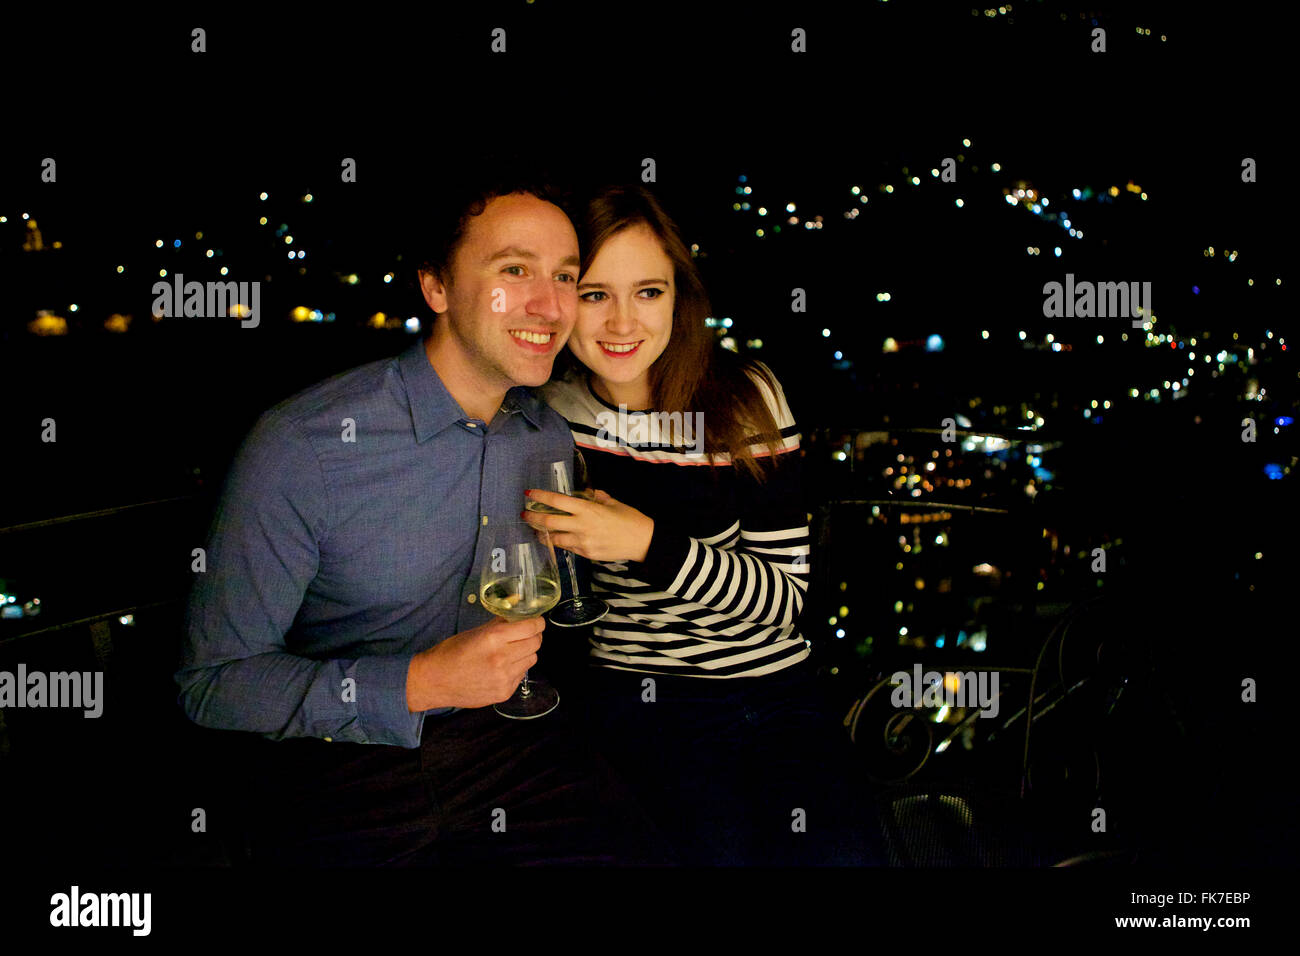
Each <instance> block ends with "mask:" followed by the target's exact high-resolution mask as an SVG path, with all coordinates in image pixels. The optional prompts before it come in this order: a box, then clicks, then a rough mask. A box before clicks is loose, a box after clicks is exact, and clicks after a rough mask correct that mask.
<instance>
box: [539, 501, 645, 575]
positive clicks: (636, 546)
mask: <svg viewBox="0 0 1300 956" xmlns="http://www.w3.org/2000/svg"><path fill="white" fill-rule="evenodd" d="M524 494H526V495H527V496H528V497H530V498H533V499H534V500H536V501H540V502H541V503H542V504H544V505H550V506H551V507H553V508H559V509H560V510H561V511H567V512H569V514H567V515H548V514H542V513H540V512H537V511H524V512H522V515H523V520H524V521H525V522H527V523H528V524H530V525H532V526H533V527H534V528H545V529H546V530H547V531H549V532H550V534H551V543H552V544H553V545H555V546H556V547H557V548H564V549H565V550H567V551H572V552H573V553H574V554H580V555H582V556H583V557H584V558H586V559H588V560H589V561H644V560H645V557H646V553H647V552H648V551H649V550H650V541H651V539H652V538H653V537H654V532H655V522H654V519H653V518H651V517H650V516H649V515H647V514H644V513H642V512H640V511H637V510H636V509H635V508H633V507H632V506H631V505H625V504H623V502H621V501H618V500H616V499H614V498H611V497H610V496H609V495H607V494H605V492H603V491H599V490H598V491H595V492H593V494H594V495H595V500H594V501H587V500H586V499H585V498H575V497H571V496H569V495H561V494H558V493H557V492H554V491H541V490H539V489H536V488H530V489H529V490H527V491H525V492H524Z"/></svg>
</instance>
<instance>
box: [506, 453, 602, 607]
mask: <svg viewBox="0 0 1300 956" xmlns="http://www.w3.org/2000/svg"><path fill="white" fill-rule="evenodd" d="M528 478H529V485H528V487H530V488H538V489H540V490H542V491H553V492H556V493H557V494H561V495H569V496H570V497H575V498H585V499H586V500H588V501H594V500H595V491H594V490H593V489H592V488H591V482H590V480H589V478H588V476H587V463H586V461H585V460H584V459H583V457H582V452H580V451H577V450H576V449H575V454H574V458H573V461H572V463H570V462H568V461H565V460H563V459H559V460H552V459H549V458H534V459H532V460H531V461H530V462H529V470H528ZM524 510H526V511H533V512H536V513H537V514H549V515H565V516H567V515H569V514H570V512H568V511H563V510H561V509H560V508H556V507H554V506H552V505H546V504H542V502H540V501H536V500H534V499H533V498H525V499H524ZM561 551H563V552H564V559H563V563H564V570H565V575H566V577H567V579H568V583H569V594H570V595H571V596H570V597H567V598H564V599H563V600H561V601H559V602H558V603H557V604H556V605H555V607H554V609H552V611H551V613H550V614H548V615H547V617H546V619H547V620H548V621H550V622H551V623H552V624H555V625H557V626H559V627H580V626H582V625H584V624H592V623H595V622H596V621H599V620H600V619H601V618H603V617H604V616H605V615H606V614H608V613H609V605H608V604H606V603H605V602H604V601H602V600H601V599H600V598H597V597H593V596H591V595H590V594H583V593H581V591H580V589H579V584H578V569H577V566H576V564H575V562H574V559H573V554H572V553H571V552H569V551H565V550H564V549H563V548H561Z"/></svg>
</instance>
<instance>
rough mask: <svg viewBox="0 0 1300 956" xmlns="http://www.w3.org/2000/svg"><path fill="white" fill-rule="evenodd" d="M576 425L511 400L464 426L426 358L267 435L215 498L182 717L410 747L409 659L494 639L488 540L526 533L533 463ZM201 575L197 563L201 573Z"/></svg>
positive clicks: (320, 390)
mask: <svg viewBox="0 0 1300 956" xmlns="http://www.w3.org/2000/svg"><path fill="white" fill-rule="evenodd" d="M534 454H537V455H541V454H546V455H553V456H554V457H555V458H556V459H559V458H565V459H571V457H572V455H573V441H572V438H571V437H570V432H569V428H568V425H567V424H566V423H565V421H564V419H562V418H561V417H560V416H559V415H557V414H556V413H555V412H553V411H552V410H551V409H550V408H549V407H548V406H547V405H546V404H545V403H543V402H542V401H541V400H540V399H539V398H538V397H537V396H536V395H535V394H533V392H532V391H531V390H530V389H527V388H522V387H520V388H512V389H510V391H509V392H507V393H506V398H505V401H504V402H503V403H502V406H501V409H500V411H498V413H497V414H496V416H495V417H494V418H493V419H492V422H491V423H490V424H489V423H486V422H483V421H481V420H476V419H469V418H467V417H466V415H465V413H464V411H463V410H462V409H461V407H460V405H459V404H458V403H457V402H456V400H455V399H454V398H452V396H451V394H450V393H449V392H448V391H447V389H446V388H445V387H444V386H443V384H442V381H441V379H439V377H438V374H437V372H435V371H434V369H433V366H432V365H430V364H429V360H428V357H427V355H426V353H425V351H424V343H423V342H417V343H415V344H414V345H412V346H411V347H410V348H409V349H407V350H406V351H405V352H403V353H402V354H401V355H399V356H396V357H395V358H391V359H385V360H383V361H379V362H372V363H370V364H368V365H363V366H361V367H359V368H356V369H352V370H351V371H348V372H344V373H342V374H340V375H336V376H334V377H333V378H330V379H327V380H326V381H324V382H321V383H319V384H317V385H314V386H312V387H311V388H308V389H307V390H305V391H303V392H301V393H299V394H297V395H295V396H293V397H292V398H289V399H287V400H286V401H284V402H281V403H280V404H279V405H277V406H275V407H274V408H272V409H270V410H269V411H267V412H266V413H265V414H263V415H262V416H261V418H259V419H258V421H257V424H256V425H255V426H254V427H253V430H252V431H251V432H250V433H249V435H248V437H247V438H246V439H245V440H244V443H243V445H242V446H241V448H240V450H239V452H238V454H237V455H236V457H235V460H234V463H233V464H232V466H231V470H230V473H229V475H228V476H227V479H226V484H225V486H224V488H223V490H222V494H221V500H220V504H219V505H218V508H217V511H216V515H215V518H214V520H213V524H212V529H211V531H210V534H209V538H208V541H207V547H206V549H205V552H206V553H205V555H204V556H203V557H204V561H205V565H206V567H205V568H204V569H203V570H201V571H198V572H197V573H196V574H195V583H194V587H193V590H192V592H191V594H190V602H189V608H188V612H187V614H186V626H185V647H184V654H183V659H182V666H181V669H180V670H179V671H178V672H177V674H176V681H177V683H178V684H179V685H180V688H181V693H180V698H179V700H180V704H181V706H182V707H183V708H184V710H185V712H186V713H187V714H188V715H189V717H190V719H192V720H194V721H195V722H197V723H199V724H202V725H203V726H205V727H215V728H221V729H228V730H244V731H251V732H254V733H259V734H263V735H264V736H267V737H270V738H273V739H279V738H283V737H321V738H327V739H332V740H348V741H356V742H359V743H380V744H394V745H397V746H402V747H417V746H419V743H420V735H421V733H422V731H423V726H424V719H425V717H426V716H428V715H433V714H443V713H448V712H450V711H451V710H453V709H454V708H442V709H439V710H434V711H427V712H425V713H416V714H413V713H410V712H409V711H408V710H407V707H406V675H407V669H408V668H409V666H410V662H411V658H412V656H413V655H414V654H415V653H416V652H418V651H422V650H425V649H427V648H429V647H432V646H433V645H435V644H437V643H438V642H439V641H442V640H444V639H446V638H448V637H450V636H451V635H452V634H455V633H458V632H460V631H465V630H468V629H469V628H472V627H476V626H478V625H480V624H484V623H486V622H488V621H489V620H490V619H491V615H490V614H489V613H488V612H487V611H485V610H483V608H482V607H481V606H480V605H479V603H478V595H477V593H476V592H477V583H478V573H479V568H480V567H481V565H482V560H483V557H484V555H483V551H482V549H483V547H484V546H485V544H486V538H487V536H486V535H481V534H480V532H481V531H483V529H484V528H485V526H486V525H488V524H489V523H491V522H494V521H502V520H510V519H517V518H518V516H519V512H520V511H521V510H522V508H523V503H524V496H523V493H524V487H525V482H526V468H525V462H526V461H527V460H528V458H529V456H532V455H534ZM195 563H196V564H197V559H195Z"/></svg>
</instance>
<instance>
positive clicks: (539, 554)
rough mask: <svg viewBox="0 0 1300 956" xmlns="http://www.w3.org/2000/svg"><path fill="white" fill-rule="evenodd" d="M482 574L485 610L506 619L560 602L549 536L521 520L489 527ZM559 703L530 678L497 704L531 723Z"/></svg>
mask: <svg viewBox="0 0 1300 956" xmlns="http://www.w3.org/2000/svg"><path fill="white" fill-rule="evenodd" d="M486 534H487V536H488V540H487V548H486V549H485V551H484V558H483V565H482V567H481V568H480V574H479V600H480V601H482V603H483V607H484V608H486V609H487V610H488V611H490V612H491V613H493V614H495V615H497V616H498V617H501V618H505V619H506V620H507V621H522V620H525V619H527V618H530V617H538V616H540V615H542V614H545V613H546V612H547V611H549V610H550V609H551V608H552V607H554V606H555V603H556V602H557V601H559V599H560V572H559V569H558V568H557V566H556V563H555V550H554V548H553V547H552V546H551V541H550V535H548V534H547V533H546V532H545V531H543V530H539V529H535V528H532V527H530V526H529V525H527V524H525V523H524V522H522V521H517V520H515V521H503V522H500V523H498V524H496V525H493V526H489V528H488V531H487V532H486ZM559 702H560V695H559V693H558V692H557V691H556V690H555V688H553V687H550V686H549V685H546V684H542V683H539V682H538V681H532V682H531V683H530V682H529V680H528V673H527V672H526V671H525V672H524V678H523V680H522V681H521V682H520V684H519V689H518V690H516V691H515V693H514V695H513V696H512V697H511V698H510V699H509V700H506V701H502V702H501V703H499V704H496V705H494V708H493V709H494V710H496V712H497V713H498V714H501V715H502V716H503V717H511V718H514V719H516V720H529V719H531V718H533V717H541V716H542V715H543V714H549V713H550V712H551V711H552V710H554V709H555V708H556V706H557V705H558V704H559Z"/></svg>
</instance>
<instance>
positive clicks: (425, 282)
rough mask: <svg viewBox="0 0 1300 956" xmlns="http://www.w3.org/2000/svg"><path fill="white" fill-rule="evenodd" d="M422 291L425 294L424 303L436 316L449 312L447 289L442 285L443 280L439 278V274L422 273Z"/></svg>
mask: <svg viewBox="0 0 1300 956" xmlns="http://www.w3.org/2000/svg"><path fill="white" fill-rule="evenodd" d="M420 291H421V292H423V293H424V301H425V302H426V303H428V305H429V308H430V309H432V310H433V311H434V312H435V313H436V314H438V315H442V314H443V313H444V312H446V311H447V288H446V286H444V285H443V284H442V280H441V279H439V278H438V276H437V274H435V273H433V272H423V271H422V272H421V273H420Z"/></svg>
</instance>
